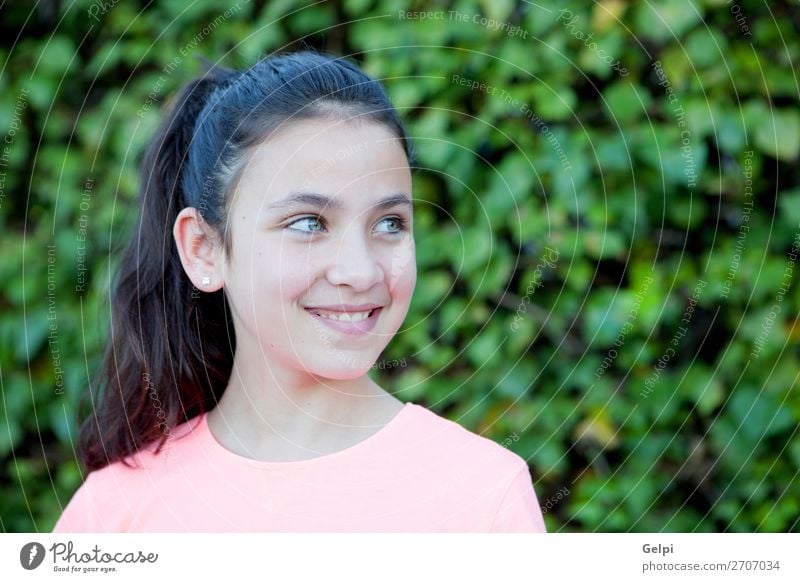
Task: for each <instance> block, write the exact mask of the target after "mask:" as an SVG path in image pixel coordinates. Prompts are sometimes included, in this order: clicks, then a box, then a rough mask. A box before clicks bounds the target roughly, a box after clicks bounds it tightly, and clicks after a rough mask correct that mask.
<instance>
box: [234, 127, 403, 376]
mask: <svg viewBox="0 0 800 582" xmlns="http://www.w3.org/2000/svg"><path fill="white" fill-rule="evenodd" d="M411 200H412V198H411V172H410V170H409V167H408V162H407V160H406V156H405V153H404V151H403V148H402V146H401V144H400V142H399V140H398V139H397V138H396V137H395V136H394V135H393V134H392V133H391V132H390V130H388V129H387V128H385V127H384V126H383V125H380V124H376V123H372V122H359V121H356V122H343V121H333V120H313V121H299V122H295V123H292V124H289V125H287V126H286V127H285V128H284V129H282V130H280V131H279V132H278V133H276V134H274V135H273V136H272V137H271V138H270V139H268V140H267V141H266V142H265V143H263V144H262V145H261V146H259V147H258V148H257V150H256V151H255V152H254V153H253V155H252V156H251V157H250V159H249V161H248V164H247V167H246V168H245V169H244V172H243V174H242V177H241V179H240V181H239V184H238V186H237V188H236V192H235V193H234V197H233V199H232V202H231V209H230V215H229V216H230V218H229V220H230V223H229V224H230V229H231V242H232V253H231V256H230V257H229V258H227V259H226V262H225V264H224V273H223V275H222V278H223V281H224V287H225V293H226V296H227V298H228V301H229V304H230V305H231V310H232V314H233V318H234V324H235V329H236V336H237V345H240V342H245V344H244V345H245V346H252V347H253V348H256V350H255V351H254V350H251V349H249V347H245V348H244V349H245V353H250V354H255V356H256V357H258V358H264V359H265V360H266V362H267V363H268V364H269V365H270V366H273V365H275V364H278V365H281V366H284V367H288V368H290V369H294V370H301V371H304V372H307V373H310V374H314V375H317V376H321V377H326V378H333V379H351V378H358V377H361V376H363V375H364V374H365V373H366V372H367V371H369V369H370V368H371V366H372V365H373V364H374V362H375V361H376V360H377V358H378V357H379V356H380V354H381V352H382V351H383V350H384V348H385V347H386V345H387V344H388V343H389V341H390V340H391V339H392V337H393V336H394V334H395V333H396V332H397V330H398V329H399V328H400V325H401V324H402V322H403V320H404V319H405V316H406V313H407V312H408V307H409V304H410V302H411V297H412V295H413V292H414V286H415V284H416V278H417V272H416V260H415V250H414V238H413V231H412V228H413V224H412V220H413V215H412V204H411ZM239 349H240V348H237V358H238V357H239V354H238V352H239ZM258 349H260V354H259V352H258V351H257V350H258Z"/></svg>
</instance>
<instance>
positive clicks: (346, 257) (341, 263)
mask: <svg viewBox="0 0 800 582" xmlns="http://www.w3.org/2000/svg"><path fill="white" fill-rule="evenodd" d="M327 278H328V281H329V282H330V283H331V284H332V285H348V286H350V287H352V288H353V290H354V291H366V290H368V289H370V288H371V287H372V286H373V285H375V284H376V283H380V282H381V281H383V279H384V272H383V267H382V266H381V263H380V260H379V257H378V255H377V253H376V250H375V249H373V248H371V245H370V242H369V240H367V237H366V236H365V235H364V234H363V233H361V232H360V231H359V229H358V228H356V227H355V226H353V227H352V228H348V229H347V231H346V232H345V234H344V235H343V236H342V237H340V238H338V239H337V240H336V242H335V243H334V247H333V248H332V257H331V261H330V265H329V267H328V269H327Z"/></svg>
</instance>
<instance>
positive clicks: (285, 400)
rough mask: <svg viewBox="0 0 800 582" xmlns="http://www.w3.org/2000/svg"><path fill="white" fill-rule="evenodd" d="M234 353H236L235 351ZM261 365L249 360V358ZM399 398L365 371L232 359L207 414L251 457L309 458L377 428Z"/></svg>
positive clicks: (223, 438)
mask: <svg viewBox="0 0 800 582" xmlns="http://www.w3.org/2000/svg"><path fill="white" fill-rule="evenodd" d="M237 355H238V354H237ZM253 361H255V362H259V363H260V364H261V365H250V364H249V363H248V362H253ZM402 406H403V403H402V402H400V401H399V400H398V399H397V398H395V397H394V396H392V395H391V394H389V393H388V392H386V391H385V390H383V389H382V388H381V387H380V386H378V384H376V383H375V382H374V381H373V380H372V379H371V378H369V376H367V375H366V374H365V375H363V376H361V377H359V378H355V379H347V380H335V379H329V378H320V377H317V376H314V375H312V374H310V373H307V372H305V371H303V370H287V369H285V368H281V367H280V366H267V364H266V362H265V361H264V358H263V357H261V358H260V359H250V360H245V359H244V358H239V357H237V358H235V359H234V365H233V370H232V373H231V378H230V381H229V383H228V387H227V388H226V390H225V393H224V394H223V396H222V398H221V399H220V401H219V403H218V405H217V407H216V408H215V409H214V410H212V411H211V412H210V413H209V416H208V423H209V428H210V429H211V431H212V433H213V434H214V436H215V437H216V439H217V440H218V441H219V442H220V443H221V444H222V445H223V446H225V448H228V449H229V450H232V451H233V452H235V453H237V454H240V455H242V456H245V457H249V458H257V459H261V460H273V459H276V460H292V459H295V458H312V457H314V456H319V455H320V454H325V453H326V452H334V451H336V450H339V449H341V448H346V447H347V446H348V445H349V444H354V443H355V442H358V441H360V440H363V439H364V438H367V437H368V436H369V435H370V434H373V433H375V432H377V431H378V430H380V428H381V427H382V426H384V425H385V424H386V423H387V422H389V421H390V420H391V419H392V418H393V417H394V415H395V414H397V412H398V411H399V409H400V408H402Z"/></svg>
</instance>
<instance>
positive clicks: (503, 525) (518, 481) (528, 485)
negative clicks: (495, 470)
mask: <svg viewBox="0 0 800 582" xmlns="http://www.w3.org/2000/svg"><path fill="white" fill-rule="evenodd" d="M523 464H524V462H523ZM490 531H492V532H509V533H510V532H527V533H547V528H546V527H545V525H544V516H543V515H542V510H541V508H540V507H539V501H538V500H537V498H536V493H535V492H534V490H533V483H532V481H531V475H530V473H529V472H528V466H527V465H526V464H524V466H523V467H521V468H520V470H519V471H518V472H517V473H516V475H515V476H514V478H513V479H512V480H511V484H510V485H509V486H508V490H507V491H506V493H505V495H504V496H503V499H502V500H501V502H500V506H499V508H498V511H497V515H496V516H495V519H494V521H493V522H492V526H491V528H490Z"/></svg>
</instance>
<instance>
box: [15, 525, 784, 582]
mask: <svg viewBox="0 0 800 582" xmlns="http://www.w3.org/2000/svg"><path fill="white" fill-rule="evenodd" d="M0 573H1V574H2V579H3V580H78V579H81V580H84V579H92V580H108V581H112V580H113V581H122V580H135V581H137V582H141V580H143V579H144V580H166V579H169V578H173V579H176V580H178V579H180V580H185V579H187V578H188V577H189V576H193V575H194V576H198V577H200V576H202V579H203V580H230V581H234V580H239V579H253V575H257V576H258V578H257V579H258V580H280V581H281V582H284V581H291V580H297V581H303V582H305V581H308V580H325V581H326V582H327V581H328V580H346V581H347V582H355V581H359V580H365V581H366V580H368V581H370V582H376V581H380V582H386V581H395V580H396V581H398V582H400V581H402V582H409V581H410V580H423V581H427V580H458V581H459V582H461V581H469V580H476V581H480V582H486V581H487V580H547V579H559V580H578V579H579V578H578V577H579V576H580V577H581V578H580V579H583V580H612V579H613V580H615V581H617V580H687V581H690V580H704V581H705V580H758V581H761V580H765V581H770V582H771V581H775V582H777V581H779V580H787V581H789V580H790V581H792V582H796V581H797V580H800V534H546V535H542V534H501V533H493V534H58V535H56V534H4V535H2V536H0Z"/></svg>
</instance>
